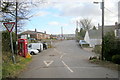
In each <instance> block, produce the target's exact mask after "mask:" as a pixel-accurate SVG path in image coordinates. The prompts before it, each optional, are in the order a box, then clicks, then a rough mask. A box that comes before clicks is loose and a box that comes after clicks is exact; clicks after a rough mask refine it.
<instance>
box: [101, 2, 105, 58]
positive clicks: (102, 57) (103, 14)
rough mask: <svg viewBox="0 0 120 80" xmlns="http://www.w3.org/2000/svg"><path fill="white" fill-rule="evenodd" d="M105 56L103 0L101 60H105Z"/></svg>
mask: <svg viewBox="0 0 120 80" xmlns="http://www.w3.org/2000/svg"><path fill="white" fill-rule="evenodd" d="M103 54H104V0H102V54H101V59H102V60H103V58H104V57H103Z"/></svg>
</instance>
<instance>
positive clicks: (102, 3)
mask: <svg viewBox="0 0 120 80" xmlns="http://www.w3.org/2000/svg"><path fill="white" fill-rule="evenodd" d="M94 3H95V4H98V3H101V5H102V51H101V60H103V58H104V57H103V52H104V0H102V2H94Z"/></svg>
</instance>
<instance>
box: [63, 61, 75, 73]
mask: <svg viewBox="0 0 120 80" xmlns="http://www.w3.org/2000/svg"><path fill="white" fill-rule="evenodd" d="M62 63H63V64H64V65H65V66H66V67H67V69H68V70H69V71H70V72H73V70H72V69H70V67H68V65H67V64H65V62H64V61H62Z"/></svg>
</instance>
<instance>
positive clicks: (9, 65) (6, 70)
mask: <svg viewBox="0 0 120 80" xmlns="http://www.w3.org/2000/svg"><path fill="white" fill-rule="evenodd" d="M16 59H17V60H16V64H13V62H12V61H11V60H10V61H9V62H3V63H2V78H15V77H17V76H18V74H19V73H20V72H21V71H23V70H24V69H25V68H26V65H27V64H28V63H29V62H30V61H31V60H32V58H23V57H20V56H16Z"/></svg>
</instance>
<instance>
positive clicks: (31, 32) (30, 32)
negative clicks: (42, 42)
mask: <svg viewBox="0 0 120 80" xmlns="http://www.w3.org/2000/svg"><path fill="white" fill-rule="evenodd" d="M37 33H42V32H35V31H30V30H28V31H25V32H22V33H21V34H37ZM42 34H43V33H42Z"/></svg>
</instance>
